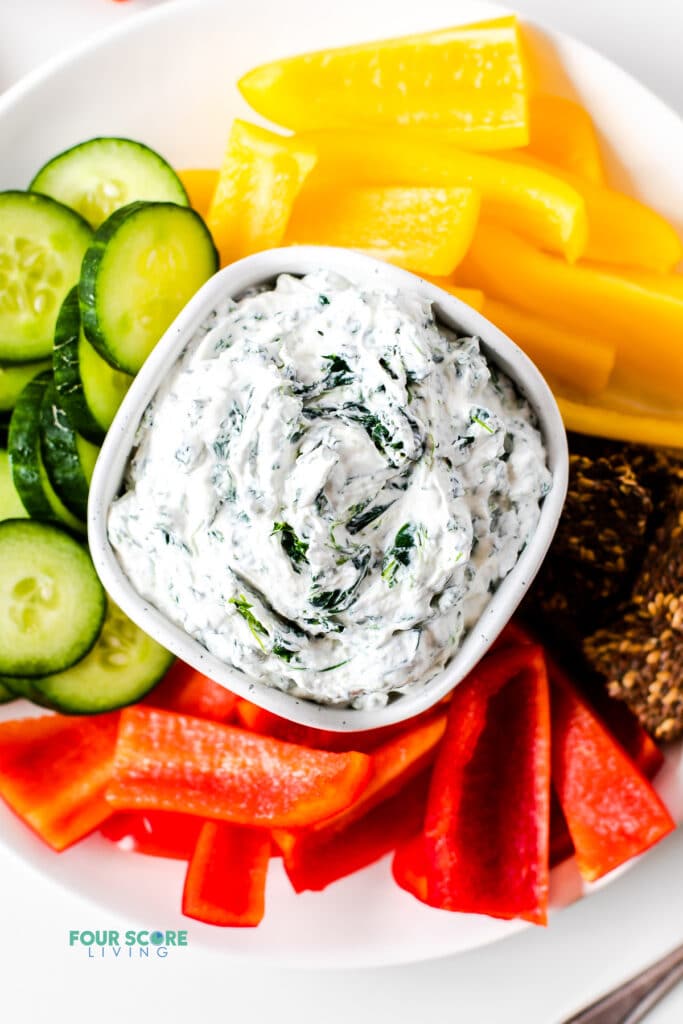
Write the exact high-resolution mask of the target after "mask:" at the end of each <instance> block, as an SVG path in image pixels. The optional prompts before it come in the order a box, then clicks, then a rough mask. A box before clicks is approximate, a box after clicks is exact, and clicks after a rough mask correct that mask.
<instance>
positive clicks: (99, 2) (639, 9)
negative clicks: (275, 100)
mask: <svg viewBox="0 0 683 1024" xmlns="http://www.w3.org/2000/svg"><path fill="white" fill-rule="evenodd" d="M159 2H163V0H128V2H126V3H114V2H113V0H1V2H0V90H2V89H5V88H7V87H8V86H9V85H11V84H12V83H13V82H14V81H16V79H17V78H19V77H20V76H21V75H22V74H24V73H25V72H27V71H29V70H31V69H32V68H33V67H34V66H36V65H37V64H39V63H40V62H42V61H43V60H46V59H47V58H49V57H51V56H53V55H54V54H56V53H59V52H61V51H62V50H64V49H66V48H68V47H70V46H72V45H74V44H76V43H79V42H81V41H82V40H83V39H84V38H86V37H87V36H88V35H90V34H93V33H97V32H99V31H102V30H104V29H105V28H106V27H107V26H108V25H114V24H116V23H118V22H120V21H122V20H123V19H125V18H131V17H135V16H136V14H137V13H138V12H140V11H142V10H145V9H146V8H149V7H151V6H154V5H155V4H156V3H159ZM345 2H347V3H353V2H356V0H345ZM365 2H371V0H365ZM454 2H456V3H457V0H454ZM226 3H233V4H234V6H235V9H236V10H238V9H239V4H238V3H237V2H235V0H226ZM517 7H518V8H519V9H520V10H521V11H522V12H524V13H525V14H527V15H529V16H530V17H533V18H537V19H539V20H543V21H545V22H547V23H549V24H554V25H555V26H556V27H558V28H561V29H564V30H565V31H567V32H570V33H572V34H573V35H575V36H577V37H579V38H581V39H582V40H584V41H585V42H587V43H589V44H591V45H593V46H594V47H595V48H597V49H600V50H602V51H603V52H604V53H605V54H607V55H608V56H610V57H612V58H613V59H614V60H616V61H618V62H619V63H621V64H622V65H623V66H624V67H625V68H627V69H628V70H630V71H631V72H633V73H634V74H636V75H637V76H638V77H640V78H641V79H642V81H643V82H645V83H646V84H647V85H649V86H650V87H651V88H652V89H653V90H654V91H656V92H657V93H659V95H660V96H662V98H663V99H665V100H667V101H668V102H669V103H670V104H671V105H672V106H674V107H677V108H678V109H679V110H680V109H681V108H682V106H683V63H682V61H681V43H682V42H683V3H682V2H681V0H649V2H648V3H643V2H642V0H517ZM287 8H288V15H289V16H290V17H293V16H295V15H296V0H290V3H289V4H288V5H287ZM324 9H325V5H324V3H321V17H324ZM390 30H391V26H390V25H387V33H389V32H390ZM160 42H161V41H160ZM122 74H125V69H122ZM0 145H1V143H0ZM1 158H2V157H1V155H0V159H1ZM681 171H682V172H683V168H681ZM103 916H104V917H105V918H106V919H102V918H103ZM189 925H190V927H189V931H190V944H189V946H188V948H187V949H185V950H183V951H182V955H181V951H178V954H177V955H176V956H174V957H172V958H171V957H169V958H167V959H166V960H163V959H156V960H155V959H150V960H148V961H137V960H127V961H113V960H102V961H98V960H87V959H86V958H85V956H84V955H83V952H82V951H80V950H71V949H69V946H68V931H69V929H71V928H79V929H87V928H117V929H119V930H121V931H125V929H126V928H127V927H130V926H131V922H129V921H126V920H117V919H116V915H113V914H111V913H109V912H107V913H106V914H105V915H103V914H102V913H101V912H98V911H97V910H96V909H95V908H94V907H92V906H91V905H90V904H88V903H87V902H86V901H84V900H81V899H79V898H77V897H75V896H74V895H73V894H71V893H65V892H64V891H62V890H60V889H59V888H57V887H56V886H55V885H54V884H53V883H51V882H50V881H49V880H48V879H46V878H43V877H40V876H38V875H35V874H34V873H33V872H32V871H30V870H29V869H28V868H27V867H26V866H25V865H24V864H22V863H21V862H20V861H19V860H17V859H16V858H11V857H4V859H3V863H2V866H1V869H0V1015H1V1017H2V1019H3V1020H5V1021H8V1022H9V1021H12V1022H13V1024H42V1022H43V1021H50V1022H51V1024H62V1022H67V1021H68V1022H69V1024H72V1022H73V1024H80V1022H86V1021H87V1022H88V1024H91V1022H93V1024H108V1022H110V1021H111V1022H114V1021H116V1022H117V1024H120V1022H121V1021H122V1020H123V1021H126V1020H127V1021H131V1022H133V1024H142V1022H143V1021H145V1022H146V1021H151V1020H155V1021H164V1022H168V1024H174V1022H176V1021H178V1022H180V1021H183V1022H185V1021H207V1020H211V1019H222V1020H226V1021H230V1022H233V1021H239V1020H247V1021H248V1022H250V1024H252V1022H253V1024H260V1022H261V1021H264V1022H265V1021H269V1022H274V1021H277V1022H278V1024H290V1022H291V1024H295V1022H296V1024H313V1022H316V1024H317V1022H318V1021H321V1024H337V1022H339V1024H341V1022H346V1021H348V1020H352V1021H354V1024H366V1022H367V1024H370V1022H372V1024H376V1022H380V1024H384V1022H385V1021H389V1020H390V1021H391V1022H392V1024H408V1022H411V1024H412V1022H413V1021H416V1022H418V1024H432V1022H433V1024H437V1022H438V1024H441V1022H442V1021H449V1022H454V1024H560V1022H561V1021H562V1020H563V1019H564V1018H565V1017H566V1016H568V1015H570V1014H571V1013H572V1012H573V1011H575V1010H576V1009H577V1008H579V1007H580V1006H581V1005H583V1004H585V1003H586V1002H589V1001H591V1000H592V999H594V998H595V997H596V996H598V995H599V994H600V993H601V992H602V991H604V990H605V989H608V988H611V987H612V986H613V985H615V984H616V983H618V982H619V981H620V980H622V979H623V978H625V977H626V976H627V975H628V974H630V973H632V972H634V971H636V970H637V969H639V968H640V967H642V966H644V965H645V964H647V963H649V962H650V961H652V960H654V959H656V958H657V957H658V956H660V955H662V954H663V953H665V952H666V951H668V950H669V949H670V948H671V947H673V946H675V945H678V944H679V943H683V831H681V830H679V831H678V832H677V833H676V834H675V835H673V836H672V837H670V838H669V839H668V840H666V841H665V842H664V843H662V844H661V845H660V846H659V847H658V848H657V849H656V850H654V851H653V852H652V853H651V854H650V855H649V856H648V857H646V858H645V859H644V860H643V861H642V862H641V863H639V864H638V865H637V866H636V867H635V868H634V869H633V870H632V871H631V872H629V873H628V874H627V875H626V876H625V877H623V878H620V879H618V880H617V881H616V882H614V884H613V885H611V886H610V887H609V888H607V889H606V890H604V891H603V892H600V893H598V894H597V895H596V896H594V897H592V898H591V899H590V900H588V901H584V902H583V903H580V904H576V905H575V906H573V907H571V908H569V909H568V910H566V911H564V912H562V913H561V914H559V915H558V916H556V917H555V918H554V919H553V920H552V922H551V925H550V927H549V928H548V929H547V930H543V929H530V930H528V931H527V932H525V933H523V934H521V935H520V936H517V937H514V938H512V939H510V940H508V941H505V942H502V943H498V944H497V945H494V946H490V947H488V948H485V949H482V950H478V951H474V952H472V953H468V954H465V955H461V956H459V957H451V958H448V959H443V960H438V961H431V962H427V963H422V964H417V965H414V966H410V967H396V968H383V969H374V970H367V971H324V972H311V971H305V970H298V971H292V970H281V969H272V968H269V969H268V972H267V975H266V974H265V972H264V969H263V967H262V966H260V965H259V964H257V963H254V964H249V963H246V962H235V961H230V960H226V959H225V958H220V957H218V956H217V955H215V954H209V953H201V954H200V953H199V952H198V951H193V949H192V944H191V937H192V929H191V922H189ZM682 1020H683V986H681V988H679V989H678V990H677V991H676V992H674V993H673V994H672V995H671V996H669V997H668V998H667V1000H666V1001H665V1002H664V1003H662V1004H660V1007H659V1008H658V1009H657V1010H655V1011H654V1012H653V1013H652V1014H651V1016H650V1017H649V1018H648V1021H651V1024H680V1022H681V1021H682Z"/></svg>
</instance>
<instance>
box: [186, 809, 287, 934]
mask: <svg viewBox="0 0 683 1024" xmlns="http://www.w3.org/2000/svg"><path fill="white" fill-rule="evenodd" d="M269 859H270V836H269V835H268V832H266V831H264V830H262V829H256V828H245V827H243V826H241V825H229V824H227V823H226V822H224V821H205V822H204V824H203V825H202V828H201V832H200V833H199V839H198V840H197V845H196V847H195V850H194V853H193V855H192V860H191V861H190V863H189V866H188V869H187V875H186V877H185V889H184V892H183V914H185V916H186V917H193V918H195V919H196V920H197V921H204V922H205V923H206V924H216V925H222V926H223V927H226V926H232V927H235V926H238V927H243V928H245V927H246V928H253V927H255V926H256V925H257V924H259V923H260V922H261V921H262V920H263V913H264V910H265V887H266V874H267V871H268V861H269Z"/></svg>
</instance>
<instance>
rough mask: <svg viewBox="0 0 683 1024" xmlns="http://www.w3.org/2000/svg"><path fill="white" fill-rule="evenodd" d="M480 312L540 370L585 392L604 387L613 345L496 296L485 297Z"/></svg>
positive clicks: (607, 379)
mask: <svg viewBox="0 0 683 1024" xmlns="http://www.w3.org/2000/svg"><path fill="white" fill-rule="evenodd" d="M482 313H483V314H484V316H485V317H486V319H487V320H490V321H491V323H493V324H495V325H496V327H500V329H501V331H504V333H505V334H508V335H509V336H510V337H511V338H512V340H513V341H515V342H516V343H517V344H518V345H519V347H520V348H521V349H523V350H524V351H525V352H526V354H527V355H528V356H529V358H530V359H531V360H533V362H534V363H537V365H538V367H539V369H540V370H541V372H542V373H544V374H551V375H552V376H553V377H556V378H557V379H558V380H560V381H563V382H565V383H566V384H569V385H571V386H573V387H574V388H576V389H577V391H579V392H580V393H582V394H584V395H597V394H599V393H600V392H601V391H604V390H605V388H606V387H607V384H608V381H609V378H610V375H611V373H612V370H613V369H614V360H615V355H616V347H615V346H614V345H611V344H609V343H608V342H605V341H602V340H601V339H599V338H593V337H591V335H590V334H589V333H587V332H586V333H582V332H579V331H576V330H571V329H569V328H567V327H563V326H562V325H561V324H558V323H556V322H555V321H554V320H550V319H546V318H545V317H540V316H536V315H535V314H533V313H529V312H528V311H527V310H524V309H519V308H518V307H516V306H511V305H509V304H508V303H506V302H500V301H498V300H496V299H489V298H486V299H485V300H484V307H483V309H482Z"/></svg>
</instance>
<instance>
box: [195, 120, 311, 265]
mask: <svg viewBox="0 0 683 1024" xmlns="http://www.w3.org/2000/svg"><path fill="white" fill-rule="evenodd" d="M315 161H316V156H315V153H314V152H313V150H312V149H311V147H310V146H309V145H307V144H306V143H305V142H301V141H299V140H298V139H292V138H285V137H284V136H282V135H276V134H274V133H273V132H269V131H266V129H265V128H259V127H257V126H256V125H253V124H248V123H247V122H246V121H239V120H236V121H234V122H233V125H232V130H231V132H230V137H229V139H228V147H227V151H226V154H225V158H224V160H223V166H222V167H221V170H220V174H219V177H218V184H217V185H216V191H215V193H214V196H213V199H212V202H211V206H210V207H209V211H208V213H207V216H206V223H207V225H208V227H209V230H210V231H211V233H212V235H213V238H214V241H215V243H216V246H217V248H218V250H219V252H220V254H221V264H222V265H225V264H226V263H232V262H233V261H234V260H238V259H241V258H242V257H243V256H248V255H250V254H251V253H254V252H260V251H261V250H262V249H270V248H272V247H273V246H277V245H279V244H280V243H281V242H282V239H283V237H284V233H285V230H286V227H287V221H288V220H289V215H290V213H291V210H292V204H293V203H294V200H295V198H296V196H297V193H298V192H299V189H300V188H301V186H302V185H303V183H304V180H305V178H306V176H307V174H309V173H310V171H311V170H312V169H313V167H314V165H315Z"/></svg>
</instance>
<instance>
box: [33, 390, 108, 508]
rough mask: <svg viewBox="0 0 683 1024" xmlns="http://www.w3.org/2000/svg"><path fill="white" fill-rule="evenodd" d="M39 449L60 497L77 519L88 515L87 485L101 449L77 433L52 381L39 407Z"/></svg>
mask: <svg viewBox="0 0 683 1024" xmlns="http://www.w3.org/2000/svg"><path fill="white" fill-rule="evenodd" d="M40 451H41V455H42V457H43V463H44V465H45V470H46V472H47V475H48V479H49V481H50V483H51V484H52V487H53V488H54V491H55V494H56V495H57V497H58V498H59V499H60V501H62V502H63V503H64V505H66V507H67V508H68V509H69V511H70V512H71V513H72V514H73V515H75V516H76V517H77V518H78V519H81V520H85V519H87V516H88V489H89V486H90V480H91V479H92V474H93V470H94V468H95V462H96V461H97V456H98V455H99V451H100V450H99V448H97V447H96V446H95V445H94V444H90V442H89V441H86V440H85V439H84V438H82V437H79V435H78V434H77V433H76V431H75V430H74V427H73V424H72V422H71V420H70V419H69V415H68V413H67V412H66V410H65V409H64V408H63V406H62V405H61V403H60V401H59V396H58V395H57V390H56V388H55V386H54V383H52V382H51V383H49V384H48V386H47V388H46V389H45V393H44V395H43V401H42V403H41V407H40Z"/></svg>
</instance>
